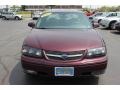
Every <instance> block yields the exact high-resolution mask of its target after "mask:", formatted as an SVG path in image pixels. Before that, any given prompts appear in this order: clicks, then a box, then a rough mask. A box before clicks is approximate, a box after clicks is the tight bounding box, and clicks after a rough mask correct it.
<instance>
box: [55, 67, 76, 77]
mask: <svg viewBox="0 0 120 90" xmlns="http://www.w3.org/2000/svg"><path fill="white" fill-rule="evenodd" d="M55 76H74V67H55Z"/></svg>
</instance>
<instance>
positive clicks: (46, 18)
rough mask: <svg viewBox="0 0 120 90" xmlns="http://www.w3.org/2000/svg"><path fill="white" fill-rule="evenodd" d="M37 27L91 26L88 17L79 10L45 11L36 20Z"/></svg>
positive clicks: (65, 27)
mask: <svg viewBox="0 0 120 90" xmlns="http://www.w3.org/2000/svg"><path fill="white" fill-rule="evenodd" d="M36 28H38V29H67V28H68V29H73V28H75V29H78V28H92V25H91V23H90V21H89V19H88V18H87V17H86V16H85V15H84V14H83V13H80V12H52V13H51V12H47V13H44V14H42V15H41V17H40V19H39V20H38V21H37V24H36Z"/></svg>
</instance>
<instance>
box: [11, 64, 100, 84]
mask: <svg viewBox="0 0 120 90" xmlns="http://www.w3.org/2000/svg"><path fill="white" fill-rule="evenodd" d="M98 80H99V78H98V77H95V76H81V77H80V78H57V77H56V78H48V77H40V76H36V77H35V76H28V75H26V74H25V73H24V72H23V70H22V67H21V63H20V62H19V63H18V64H17V65H16V66H15V67H14V68H13V70H12V72H11V74H10V78H9V84H11V85H96V84H98Z"/></svg>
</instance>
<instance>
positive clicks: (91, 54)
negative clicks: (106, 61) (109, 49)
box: [87, 47, 106, 58]
mask: <svg viewBox="0 0 120 90" xmlns="http://www.w3.org/2000/svg"><path fill="white" fill-rule="evenodd" d="M105 55H106V48H105V47H100V48H94V49H89V50H88V52H87V58H96V57H102V56H105Z"/></svg>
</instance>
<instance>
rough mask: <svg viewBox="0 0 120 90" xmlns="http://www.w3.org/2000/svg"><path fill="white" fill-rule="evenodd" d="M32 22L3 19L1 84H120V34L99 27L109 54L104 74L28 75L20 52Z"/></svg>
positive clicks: (0, 61)
mask: <svg viewBox="0 0 120 90" xmlns="http://www.w3.org/2000/svg"><path fill="white" fill-rule="evenodd" d="M29 21H30V20H28V19H26V20H22V21H14V20H5V21H4V20H0V84H75V85H76V84H77V85H79V84H120V70H119V68H120V58H119V56H120V33H119V32H117V31H113V30H111V31H109V30H105V29H100V28H99V29H96V30H98V31H99V32H100V33H101V35H102V36H103V38H104V39H105V41H106V45H107V49H108V57H109V61H108V67H107V70H106V73H105V74H104V75H101V76H100V77H99V78H98V77H92V76H84V77H81V78H79V79H75V78H71V79H69V78H41V77H28V76H26V75H25V74H24V73H23V71H22V68H21V64H20V51H21V46H22V42H23V40H24V38H25V37H26V35H28V34H29V33H30V29H29V27H28V26H27V23H28V22H29Z"/></svg>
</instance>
